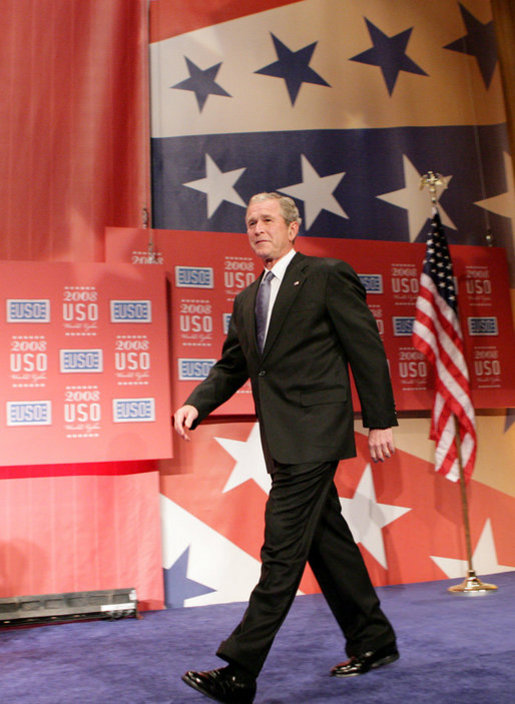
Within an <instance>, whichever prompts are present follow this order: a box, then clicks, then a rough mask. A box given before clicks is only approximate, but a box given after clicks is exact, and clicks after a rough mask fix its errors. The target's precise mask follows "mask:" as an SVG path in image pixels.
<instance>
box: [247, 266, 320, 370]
mask: <svg viewBox="0 0 515 704" xmlns="http://www.w3.org/2000/svg"><path fill="white" fill-rule="evenodd" d="M306 268H307V258H306V257H305V255H303V254H300V253H299V252H297V254H296V255H295V257H294V258H293V259H292V260H291V262H290V264H289V266H288V268H287V269H286V272H285V274H284V278H283V280H282V283H281V287H280V289H279V292H278V294H277V298H276V299H275V303H274V309H273V311H272V317H271V319H270V325H269V327H268V333H267V336H266V340H265V348H264V350H263V357H266V355H267V353H268V351H269V350H270V349H271V347H272V345H273V344H274V342H275V339H276V337H277V335H278V334H279V332H280V331H281V328H282V327H283V324H284V321H285V319H286V317H287V315H288V312H289V310H290V308H291V306H292V305H293V302H294V301H295V299H296V298H297V296H298V294H299V292H300V290H301V288H302V286H303V284H304V281H305V278H306V271H305V270H306ZM260 280H261V279H260ZM253 300H255V295H254V296H253ZM254 329H255V325H254ZM255 335H256V334H255V332H254V338H255Z"/></svg>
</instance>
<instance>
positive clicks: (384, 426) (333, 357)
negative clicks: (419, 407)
mask: <svg viewBox="0 0 515 704" xmlns="http://www.w3.org/2000/svg"><path fill="white" fill-rule="evenodd" d="M246 225H247V233H248V237H249V241H250V245H251V247H252V249H253V250H254V252H255V253H256V254H257V255H258V256H259V257H260V258H261V259H262V260H263V263H264V267H265V270H264V272H263V275H262V276H261V277H259V278H258V279H257V280H256V281H255V282H254V283H253V284H251V285H250V286H249V287H248V288H247V289H245V290H244V291H242V292H241V293H240V294H239V295H238V296H237V297H236V299H235V301H234V308H233V312H232V317H231V323H230V326H229V332H228V335H227V338H226V341H225V343H224V346H223V351H222V356H221V358H220V360H219V361H218V362H217V363H216V364H215V365H214V366H213V367H212V369H211V372H210V374H209V376H208V377H207V378H206V379H205V380H204V381H203V382H202V383H201V384H199V386H197V387H196V389H195V390H194V391H193V393H192V394H191V395H190V396H189V397H188V399H187V401H186V404H185V405H184V406H182V407H181V408H179V409H178V410H177V411H176V413H175V415H174V425H175V429H176V431H177V432H178V433H179V435H180V436H181V437H183V438H185V439H189V434H188V433H189V430H190V429H193V428H195V427H196V425H197V424H198V423H199V422H200V421H202V420H203V419H204V418H205V417H206V416H207V415H208V414H209V413H210V412H211V411H212V410H214V409H215V408H216V407H217V406H219V405H220V404H222V403H223V402H224V401H226V400H227V399H228V398H229V397H230V396H232V394H234V393H235V392H236V391H237V390H238V389H239V388H240V386H241V385H242V384H243V383H244V382H245V381H246V380H247V379H248V378H250V380H251V384H252V393H253V397H254V402H255V407H256V414H257V417H258V420H259V425H260V432H261V441H262V445H263V452H264V456H265V460H266V465H267V469H268V471H269V473H270V474H271V478H272V487H271V490H270V494H269V497H268V501H267V505H266V511H265V539H264V544H263V548H262V551H261V561H262V569H261V576H260V580H259V582H258V584H257V586H256V587H255V588H254V590H253V592H252V594H251V596H250V600H249V604H248V607H247V610H246V612H245V614H244V616H243V619H242V621H241V623H240V624H239V625H238V626H237V627H236V629H235V630H234V632H233V633H232V634H231V635H230V636H229V638H227V639H226V640H225V641H223V642H222V643H221V644H220V646H219V648H218V651H217V655H219V656H220V657H221V658H222V659H223V660H225V661H226V662H227V663H228V665H227V666H226V667H223V668H219V669H216V670H210V671H204V672H196V671H189V672H187V673H186V674H185V675H184V676H183V680H184V681H185V682H186V683H187V684H188V685H190V686H191V687H193V688H194V689H196V690H198V691H199V692H202V693H203V694H205V695H206V696H208V697H210V698H211V699H214V700H216V701H219V702H226V704H231V703H232V704H236V703H239V704H240V703H241V704H250V702H252V701H253V699H254V696H255V692H256V679H257V676H258V674H259V672H260V670H261V668H262V666H263V663H264V661H265V658H266V656H267V654H268V651H269V650H270V647H271V645H272V642H273V639H274V636H275V634H276V633H277V631H278V629H279V627H280V626H281V624H282V622H283V620H284V618H285V616H286V614H287V612H288V609H289V607H290V606H291V603H292V601H293V599H294V597H295V594H296V592H297V589H298V586H299V583H300V580H301V577H302V574H303V570H304V567H305V565H306V562H308V563H309V565H310V566H311V568H312V569H313V572H314V574H315V576H316V578H317V580H318V583H319V585H320V587H321V590H322V592H323V594H324V596H325V598H326V600H327V602H328V604H329V606H330V608H331V610H332V613H333V614H334V616H335V618H336V621H337V622H338V625H339V626H340V628H341V630H342V633H343V635H344V637H345V640H346V652H347V655H348V657H349V659H348V660H347V661H345V662H342V663H340V664H339V665H336V666H335V667H333V669H332V670H331V674H332V675H333V676H336V677H349V676H353V675H360V674H363V673H365V672H367V671H368V670H370V669H373V668H377V667H379V666H381V665H386V664H388V663H391V662H393V661H395V660H396V659H397V658H398V657H399V654H398V651H397V647H396V640H395V633H394V631H393V629H392V627H391V625H390V623H389V621H388V620H387V618H386V616H385V615H384V614H383V612H382V611H381V609H380V605H379V600H378V598H377V595H376V593H375V590H374V588H373V586H372V584H371V582H370V578H369V576H368V573H367V570H366V567H365V564H364V562H363V559H362V557H361V553H360V551H359V548H358V547H357V545H356V543H355V542H354V540H353V538H352V535H351V533H350V530H349V528H348V526H347V523H346V522H345V520H344V518H343V517H342V515H341V510H340V503H339V499H338V495H337V492H336V487H335V485H334V481H333V478H334V474H335V471H336V468H337V466H338V462H339V460H340V459H345V458H348V457H353V456H355V454H356V451H355V441H354V430H353V420H354V417H353V409H352V401H351V391H350V384H349V371H348V369H349V367H350V368H351V370H352V373H353V376H354V379H355V382H356V388H357V390H358V394H359V397H360V403H361V410H362V417H363V424H364V425H365V426H366V427H368V428H369V436H368V444H369V450H370V456H371V458H372V460H373V461H375V462H377V461H383V460H385V459H387V458H388V457H390V456H391V455H392V453H393V452H394V449H395V448H394V442H393V434H392V426H394V425H397V420H396V415H395V407H394V401H393V394H392V388H391V383H390V377H389V372H388V365H387V361H386V357H385V353H384V349H383V345H382V342H381V339H380V337H379V334H378V330H377V325H376V323H375V320H374V317H373V316H372V314H371V312H370V310H369V308H368V307H367V305H366V300H365V298H366V295H365V291H364V288H363V286H362V285H361V283H360V281H359V278H358V276H357V275H356V274H355V272H354V271H353V270H352V268H351V267H350V266H349V265H348V264H346V263H345V262H342V261H339V260H336V259H327V258H319V257H307V256H305V255H303V254H300V253H297V252H295V250H294V248H293V247H294V240H295V237H296V236H297V233H298V230H299V225H300V218H299V213H298V210H297V207H296V205H295V203H294V201H293V200H291V199H290V198H287V197H285V196H281V195H279V194H277V193H260V194H257V195H256V196H253V197H252V198H251V200H250V202H249V206H248V208H247V214H246ZM268 272H272V274H269V273H268Z"/></svg>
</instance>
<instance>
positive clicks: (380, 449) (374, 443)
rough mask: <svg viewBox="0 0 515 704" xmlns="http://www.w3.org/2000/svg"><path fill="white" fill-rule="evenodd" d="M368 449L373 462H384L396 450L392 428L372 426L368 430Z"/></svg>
mask: <svg viewBox="0 0 515 704" xmlns="http://www.w3.org/2000/svg"><path fill="white" fill-rule="evenodd" d="M368 449H369V451H370V457H371V458H372V461H373V462H384V461H385V460H387V459H388V458H389V457H391V456H392V455H393V453H394V452H395V444H394V442H393V431H392V429H391V428H372V429H371V430H369V432H368Z"/></svg>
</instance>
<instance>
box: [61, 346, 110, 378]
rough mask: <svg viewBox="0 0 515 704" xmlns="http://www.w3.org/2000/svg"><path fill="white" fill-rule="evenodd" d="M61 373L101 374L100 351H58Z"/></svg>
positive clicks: (101, 361) (101, 360)
mask: <svg viewBox="0 0 515 704" xmlns="http://www.w3.org/2000/svg"><path fill="white" fill-rule="evenodd" d="M59 358H60V362H61V372H62V373H63V374H68V373H78V372H101V371H102V370H103V358H102V350H59Z"/></svg>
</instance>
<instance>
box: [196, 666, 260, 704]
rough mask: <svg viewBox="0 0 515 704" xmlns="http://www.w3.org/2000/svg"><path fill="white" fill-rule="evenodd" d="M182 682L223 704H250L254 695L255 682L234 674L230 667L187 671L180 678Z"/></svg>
mask: <svg viewBox="0 0 515 704" xmlns="http://www.w3.org/2000/svg"><path fill="white" fill-rule="evenodd" d="M182 681H183V682H186V684H187V685H189V686H190V687H193V689H196V690H197V692H202V694H205V695H206V697H210V698H211V699H214V700H215V702H224V704H252V702H253V701H254V697H255V695H256V680H253V679H252V678H251V677H242V676H241V675H238V674H235V673H234V670H233V669H232V668H231V666H228V667H221V668H219V669H218V670H208V671H207V672H194V671H193V670H189V671H188V672H187V673H186V674H185V675H183V676H182Z"/></svg>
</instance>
